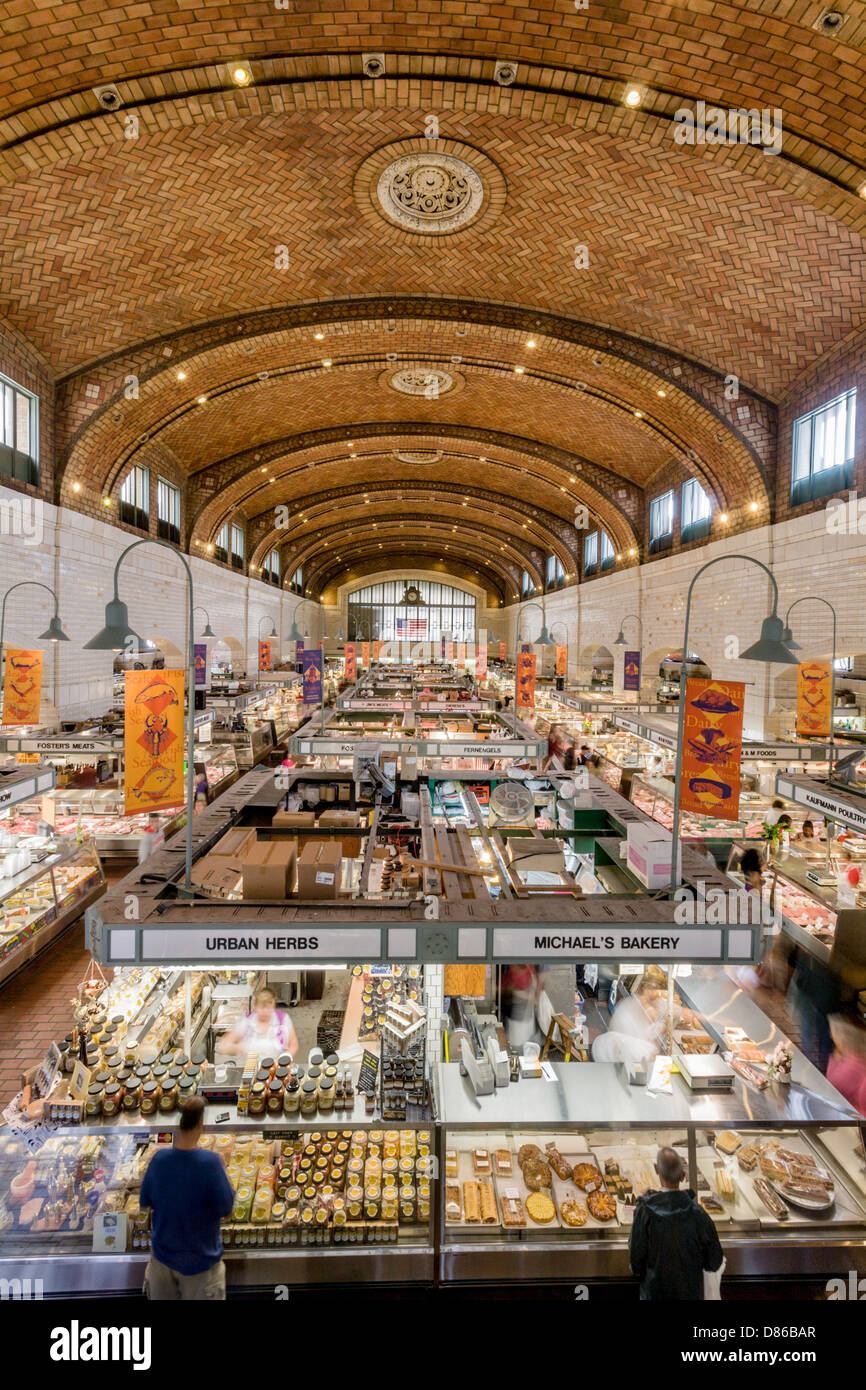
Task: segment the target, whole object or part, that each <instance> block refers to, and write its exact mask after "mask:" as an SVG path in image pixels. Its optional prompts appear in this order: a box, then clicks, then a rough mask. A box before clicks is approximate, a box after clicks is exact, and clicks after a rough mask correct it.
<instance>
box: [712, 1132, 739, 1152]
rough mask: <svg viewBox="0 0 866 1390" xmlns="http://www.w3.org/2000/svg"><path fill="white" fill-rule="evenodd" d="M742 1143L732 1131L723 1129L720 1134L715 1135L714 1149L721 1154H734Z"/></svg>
mask: <svg viewBox="0 0 866 1390" xmlns="http://www.w3.org/2000/svg"><path fill="white" fill-rule="evenodd" d="M742 1142H743V1141H742V1139H741V1138H740V1136H739V1134H737V1133H736V1132H735V1131H734V1130H733V1129H723V1130H722V1132H721V1134H717V1135H716V1148H717V1149H718V1150H719V1152H720V1153H723V1154H733V1153H736V1152H737V1149H738V1148H739V1147H740V1145H741V1144H742Z"/></svg>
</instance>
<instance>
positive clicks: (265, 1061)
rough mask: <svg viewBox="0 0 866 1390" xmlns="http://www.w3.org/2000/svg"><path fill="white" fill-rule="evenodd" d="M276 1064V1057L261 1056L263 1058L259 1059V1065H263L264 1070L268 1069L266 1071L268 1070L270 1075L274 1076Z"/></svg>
mask: <svg viewBox="0 0 866 1390" xmlns="http://www.w3.org/2000/svg"><path fill="white" fill-rule="evenodd" d="M276 1065H277V1059H276V1057H261V1058H260V1059H259V1066H260V1067H261V1069H262V1071H266V1072H267V1074H268V1077H271V1076H273V1074H274V1068H275V1066H276Z"/></svg>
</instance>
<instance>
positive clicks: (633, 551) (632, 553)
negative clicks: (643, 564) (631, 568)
mask: <svg viewBox="0 0 866 1390" xmlns="http://www.w3.org/2000/svg"><path fill="white" fill-rule="evenodd" d="M628 553H629V555H630V556H631V557H632V559H634V557H635V555H637V551H636V550H635V549H633V548H632V549H631V550H630V551H629V552H628Z"/></svg>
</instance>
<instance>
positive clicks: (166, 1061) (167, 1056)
mask: <svg viewBox="0 0 866 1390" xmlns="http://www.w3.org/2000/svg"><path fill="white" fill-rule="evenodd" d="M173 1061H174V1048H173V1047H165V1048H163V1050H162V1052H161V1053H160V1055H159V1065H160V1066H161V1067H166V1068H168V1067H170V1066H171V1064H172V1062H173Z"/></svg>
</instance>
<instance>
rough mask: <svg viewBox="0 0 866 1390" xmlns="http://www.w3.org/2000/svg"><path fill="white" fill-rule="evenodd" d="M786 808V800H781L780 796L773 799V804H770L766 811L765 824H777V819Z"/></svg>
mask: <svg viewBox="0 0 866 1390" xmlns="http://www.w3.org/2000/svg"><path fill="white" fill-rule="evenodd" d="M784 809H785V803H784V801H780V799H779V797H778V796H777V797H776V799H775V800H774V801H773V803H772V805H771V806H768V807H767V809H766V811H765V812H764V824H765V825H775V824H776V821H777V820H778V819H779V817H780V815H781V814H782V812H783V811H784Z"/></svg>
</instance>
